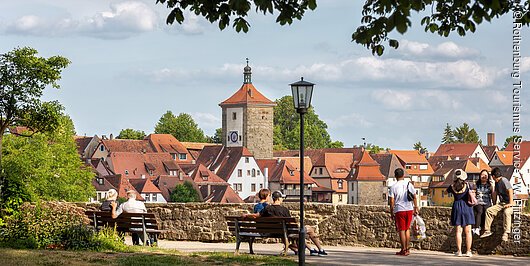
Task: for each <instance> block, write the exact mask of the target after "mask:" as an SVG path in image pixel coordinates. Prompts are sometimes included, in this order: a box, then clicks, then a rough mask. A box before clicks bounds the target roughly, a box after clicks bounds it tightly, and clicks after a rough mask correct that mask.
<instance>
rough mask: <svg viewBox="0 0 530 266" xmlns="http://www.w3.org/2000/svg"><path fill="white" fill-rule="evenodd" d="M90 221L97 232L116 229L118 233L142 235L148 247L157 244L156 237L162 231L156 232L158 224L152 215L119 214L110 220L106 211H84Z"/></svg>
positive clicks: (110, 217) (109, 215)
mask: <svg viewBox="0 0 530 266" xmlns="http://www.w3.org/2000/svg"><path fill="white" fill-rule="evenodd" d="M85 214H86V215H87V216H88V218H89V219H90V225H92V226H94V228H95V229H96V230H97V231H99V230H101V229H102V228H103V227H116V231H118V232H120V233H125V232H131V233H137V234H142V235H143V239H144V240H146V241H144V243H143V245H144V246H145V245H146V242H148V241H149V242H153V243H149V244H150V245H152V244H154V243H156V242H158V235H159V234H160V233H161V232H162V230H158V224H157V222H156V217H155V214H154V213H126V212H124V213H121V214H120V215H119V216H118V217H117V218H116V219H113V218H112V214H111V212H108V211H85Z"/></svg>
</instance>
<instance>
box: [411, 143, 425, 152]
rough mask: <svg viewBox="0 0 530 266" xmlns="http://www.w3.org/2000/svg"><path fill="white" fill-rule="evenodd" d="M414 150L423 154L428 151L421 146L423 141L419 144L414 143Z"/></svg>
mask: <svg viewBox="0 0 530 266" xmlns="http://www.w3.org/2000/svg"><path fill="white" fill-rule="evenodd" d="M412 148H413V149H415V150H417V151H419V152H421V153H423V152H425V151H427V149H425V148H424V147H423V145H422V144H421V141H418V142H416V143H414V146H413V147H412Z"/></svg>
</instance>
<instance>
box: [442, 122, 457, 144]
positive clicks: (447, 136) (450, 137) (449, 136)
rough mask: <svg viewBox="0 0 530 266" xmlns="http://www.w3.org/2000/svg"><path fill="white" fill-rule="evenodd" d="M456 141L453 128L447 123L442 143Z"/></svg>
mask: <svg viewBox="0 0 530 266" xmlns="http://www.w3.org/2000/svg"><path fill="white" fill-rule="evenodd" d="M454 142H455V136H454V132H453V128H451V126H450V125H449V123H447V124H446V125H445V129H444V135H443V137H442V144H449V143H454Z"/></svg>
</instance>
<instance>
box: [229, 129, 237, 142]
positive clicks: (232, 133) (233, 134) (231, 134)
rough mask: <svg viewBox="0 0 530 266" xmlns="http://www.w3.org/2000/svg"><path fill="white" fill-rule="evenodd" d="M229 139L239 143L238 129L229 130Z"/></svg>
mask: <svg viewBox="0 0 530 266" xmlns="http://www.w3.org/2000/svg"><path fill="white" fill-rule="evenodd" d="M228 140H229V142H230V143H234V144H235V143H238V142H239V132H237V131H230V132H228Z"/></svg>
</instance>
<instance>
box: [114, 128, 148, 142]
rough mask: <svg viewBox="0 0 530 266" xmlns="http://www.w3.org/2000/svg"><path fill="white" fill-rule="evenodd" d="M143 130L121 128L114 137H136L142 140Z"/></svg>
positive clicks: (143, 136)
mask: <svg viewBox="0 0 530 266" xmlns="http://www.w3.org/2000/svg"><path fill="white" fill-rule="evenodd" d="M145 136H146V135H145V132H143V131H142V130H135V129H132V128H126V129H122V130H121V131H120V134H119V135H118V136H117V137H116V138H117V139H138V140H142V139H144V138H145Z"/></svg>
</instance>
